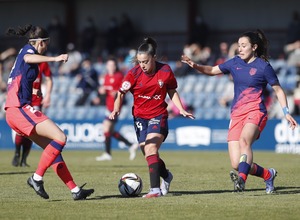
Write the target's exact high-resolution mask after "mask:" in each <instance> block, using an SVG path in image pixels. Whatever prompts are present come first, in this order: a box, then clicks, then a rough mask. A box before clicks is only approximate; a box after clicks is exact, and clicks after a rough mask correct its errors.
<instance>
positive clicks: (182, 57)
mask: <svg viewBox="0 0 300 220" xmlns="http://www.w3.org/2000/svg"><path fill="white" fill-rule="evenodd" d="M181 62H183V63H186V64H187V65H189V66H190V67H192V68H194V64H195V63H194V62H193V61H192V60H191V58H189V57H188V56H187V55H182V56H181Z"/></svg>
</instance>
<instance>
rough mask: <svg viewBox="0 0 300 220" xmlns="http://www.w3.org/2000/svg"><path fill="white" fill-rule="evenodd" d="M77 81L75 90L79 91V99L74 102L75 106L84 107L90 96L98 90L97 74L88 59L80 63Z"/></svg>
mask: <svg viewBox="0 0 300 220" xmlns="http://www.w3.org/2000/svg"><path fill="white" fill-rule="evenodd" d="M76 77H78V79H79V82H78V84H77V88H78V89H79V90H80V97H79V99H78V100H77V101H76V104H75V105H76V106H81V105H85V103H86V101H87V99H88V98H89V96H90V94H91V93H92V92H94V91H96V90H97V88H98V73H97V71H96V70H95V69H94V68H93V65H92V62H91V60H90V59H89V58H86V59H84V60H83V61H82V64H81V66H80V69H79V74H78V75H77V76H76Z"/></svg>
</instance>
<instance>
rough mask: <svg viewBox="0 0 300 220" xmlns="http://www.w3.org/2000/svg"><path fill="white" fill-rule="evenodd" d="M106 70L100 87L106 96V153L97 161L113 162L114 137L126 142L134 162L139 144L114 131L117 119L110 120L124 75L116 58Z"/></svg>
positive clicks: (112, 59) (104, 127) (109, 62)
mask: <svg viewBox="0 0 300 220" xmlns="http://www.w3.org/2000/svg"><path fill="white" fill-rule="evenodd" d="M106 70H107V73H106V74H105V75H104V83H103V86H101V87H100V90H104V91H100V92H101V93H105V94H106V101H105V102H106V112H105V115H106V117H105V119H104V121H103V133H104V136H105V152H104V153H103V154H102V155H101V156H99V157H96V160H97V161H106V160H111V159H112V156H111V138H112V137H114V138H116V139H117V140H118V141H122V142H124V143H125V144H126V145H127V146H128V147H129V153H130V156H129V159H130V160H133V159H134V158H135V156H136V150H137V148H138V144H133V143H131V142H129V141H128V140H127V139H126V138H125V137H123V136H122V135H121V134H120V133H119V132H117V131H115V130H114V127H115V124H116V123H117V118H116V119H115V120H111V119H109V115H110V113H111V112H112V111H113V109H114V101H115V97H116V94H117V92H118V90H119V88H120V86H121V84H122V81H123V78H124V74H123V73H122V72H120V71H119V69H118V64H117V60H116V59H114V58H109V59H108V60H107V61H106Z"/></svg>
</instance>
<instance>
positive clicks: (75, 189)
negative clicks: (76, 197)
mask: <svg viewBox="0 0 300 220" xmlns="http://www.w3.org/2000/svg"><path fill="white" fill-rule="evenodd" d="M79 190H80V188H79V187H78V186H75V188H73V189H71V192H72V193H78V192H79Z"/></svg>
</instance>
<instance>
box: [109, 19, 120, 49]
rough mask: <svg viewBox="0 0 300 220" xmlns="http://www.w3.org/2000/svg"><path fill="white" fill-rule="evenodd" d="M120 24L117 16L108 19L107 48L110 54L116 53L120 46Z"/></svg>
mask: <svg viewBox="0 0 300 220" xmlns="http://www.w3.org/2000/svg"><path fill="white" fill-rule="evenodd" d="M119 34H120V32H119V24H118V20H117V18H116V17H114V16H113V17H111V18H110V19H109V21H108V29H107V32H106V50H107V53H108V55H115V53H116V50H117V48H118V47H119Z"/></svg>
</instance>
